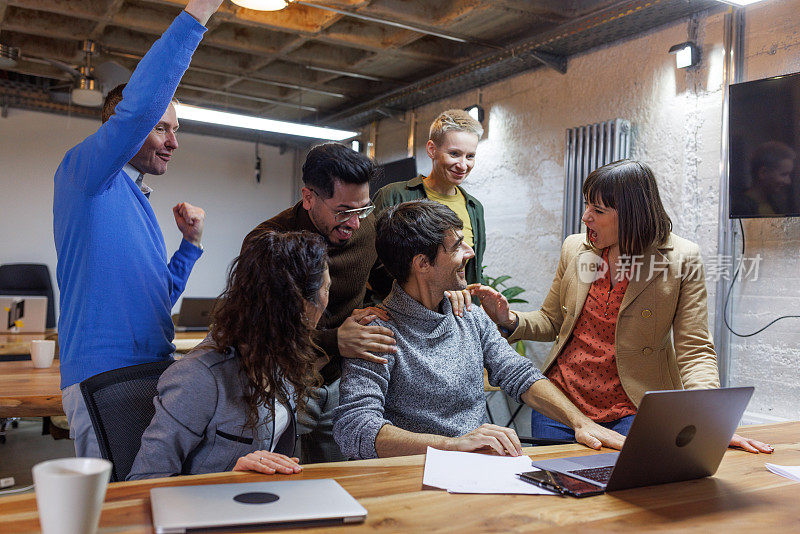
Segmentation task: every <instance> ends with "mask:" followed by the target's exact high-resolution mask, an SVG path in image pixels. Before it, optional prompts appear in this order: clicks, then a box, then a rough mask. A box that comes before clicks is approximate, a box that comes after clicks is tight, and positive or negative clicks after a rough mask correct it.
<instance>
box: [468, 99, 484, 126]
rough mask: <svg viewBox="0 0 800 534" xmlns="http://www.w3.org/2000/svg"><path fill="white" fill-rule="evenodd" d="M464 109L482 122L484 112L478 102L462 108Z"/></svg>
mask: <svg viewBox="0 0 800 534" xmlns="http://www.w3.org/2000/svg"><path fill="white" fill-rule="evenodd" d="M464 111H466V112H467V113H469V116H470V117H472V118H473V119H475V120H476V121H478V122H480V123H481V124H483V118H484V116H485V113H484V111H483V106H481V105H480V104H475V105H474V106H469V107H466V108H464Z"/></svg>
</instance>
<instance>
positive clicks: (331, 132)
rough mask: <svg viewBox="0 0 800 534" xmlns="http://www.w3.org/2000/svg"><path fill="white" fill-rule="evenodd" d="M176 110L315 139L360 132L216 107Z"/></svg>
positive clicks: (181, 115)
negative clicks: (228, 110) (245, 113)
mask: <svg viewBox="0 0 800 534" xmlns="http://www.w3.org/2000/svg"><path fill="white" fill-rule="evenodd" d="M175 111H176V112H177V114H178V118H179V119H185V120H190V121H198V122H206V123H209V124H219V125H222V126H233V127H234V128H247V129H249V130H260V131H263V132H275V133H282V134H287V135H298V136H301V137H312V138H314V139H325V140H330V141H343V140H345V139H350V138H351V137H355V136H356V135H358V132H350V131H347V130H336V129H334V128H323V127H321V126H311V125H308V124H300V123H297V122H286V121H276V120H273V119H263V118H261V117H253V116H251V115H241V114H239V113H229V112H227V111H217V110H214V109H207V108H201V107H197V106H190V105H188V104H176V105H175Z"/></svg>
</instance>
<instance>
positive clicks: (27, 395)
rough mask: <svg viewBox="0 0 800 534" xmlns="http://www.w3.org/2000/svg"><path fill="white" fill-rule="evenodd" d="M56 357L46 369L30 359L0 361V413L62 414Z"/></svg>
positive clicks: (7, 415) (37, 415)
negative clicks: (38, 366)
mask: <svg viewBox="0 0 800 534" xmlns="http://www.w3.org/2000/svg"><path fill="white" fill-rule="evenodd" d="M58 363H59V362H58V360H53V365H51V366H50V367H48V368H46V369H36V368H35V367H33V362H31V361H30V360H23V361H19V362H0V417H50V416H54V415H64V409H63V408H62V407H61V388H60V387H59V386H60V385H61V374H60V372H59V366H58Z"/></svg>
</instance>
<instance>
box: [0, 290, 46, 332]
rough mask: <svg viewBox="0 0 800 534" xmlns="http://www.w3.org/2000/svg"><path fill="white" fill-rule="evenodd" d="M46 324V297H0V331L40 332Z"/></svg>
mask: <svg viewBox="0 0 800 534" xmlns="http://www.w3.org/2000/svg"><path fill="white" fill-rule="evenodd" d="M46 324H47V297H29V296H24V295H20V296H3V297H0V333H3V334H25V333H40V332H44V331H45V325H46Z"/></svg>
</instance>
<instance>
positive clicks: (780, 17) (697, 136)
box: [376, 0, 800, 420]
mask: <svg viewBox="0 0 800 534" xmlns="http://www.w3.org/2000/svg"><path fill="white" fill-rule="evenodd" d="M747 28H748V33H747V57H746V58H745V61H746V70H745V72H746V75H747V78H748V79H756V78H760V77H764V76H771V75H777V74H781V73H788V72H794V71H797V70H800V54H798V52H799V51H800V0H794V1H784V2H780V1H776V0H773V1H771V2H764V3H763V4H757V5H756V6H754V7H752V8H749V9H748V11H747ZM722 34H723V15H722V14H716V15H711V16H708V17H700V19H699V39H698V41H699V43H700V44H701V46H702V53H703V61H702V64H701V66H700V67H699V68H697V69H696V70H695V71H693V72H686V71H685V70H677V69H675V63H674V58H673V56H671V55H669V54H668V53H667V50H668V49H669V47H670V46H671V45H673V44H676V43H679V42H682V41H685V40H686V38H687V22H686V21H684V22H681V23H677V24H673V25H670V26H667V27H663V28H659V29H657V30H655V31H652V32H649V33H648V34H645V35H640V36H638V37H636V38H634V39H630V40H628V41H625V42H622V43H617V44H613V45H609V46H607V47H604V48H601V49H596V50H593V51H591V52H589V53H586V54H583V55H581V56H577V57H573V58H570V61H569V67H568V72H567V74H566V75H561V74H559V73H557V72H554V71H552V70H546V69H540V70H537V71H533V72H530V73H527V74H523V75H520V76H517V77H514V78H511V79H508V80H504V81H502V82H499V83H496V84H493V85H490V86H487V87H485V88H483V106H484V108H485V109H486V112H487V117H488V118H487V120H486V122H485V124H484V126H485V127H486V134H485V135H484V138H483V140H482V141H481V142H480V145H479V148H478V155H477V165H476V167H475V169H474V170H473V172H472V174H471V175H470V177H469V178H468V181H467V184H466V187H467V189H468V190H469V191H470V192H471V193H472V194H474V195H475V196H476V197H478V198H479V199H480V200H481V201H482V202H483V204H484V207H485V209H486V220H487V228H488V231H487V239H488V247H487V253H486V258H485V264H486V265H487V266H488V269H487V271H488V273H490V274H494V275H497V274H510V275H512V276H513V280H514V281H515V282H516V283H518V284H519V285H521V286H523V287H525V288H527V289H528V291H527V292H526V293H525V295H524V296H525V297H526V298H527V299H528V300H529V301H530V302H531V304H530V305H523V306H520V308H521V309H535V308H537V307H538V306H539V304H540V303H541V301H542V299H543V298H544V296H545V294H546V292H547V290H548V289H549V286H550V283H551V281H552V277H553V273H554V269H555V266H556V263H557V261H558V254H559V250H560V245H561V237H560V235H561V209H562V202H563V201H562V195H563V179H564V178H563V177H564V171H563V159H564V131H565V129H566V128H569V127H573V126H578V125H582V124H589V123H594V122H598V121H602V120H607V119H612V118H616V117H620V118H626V119H629V120H631V121H632V123H633V125H634V135H635V141H634V157H635V158H638V159H641V160H643V161H646V162H647V163H649V164H650V165H651V166H652V167H653V169H654V170H655V172H656V176H657V178H658V180H659V186H660V189H661V194H662V199H663V201H664V203H665V206H666V208H667V211H668V213H669V214H670V216H671V217H672V218H673V222H674V225H675V232H676V233H677V234H679V235H681V236H683V237H685V238H688V239H691V240H693V241H696V242H697V243H699V244H700V247H701V249H702V251H703V255H704V257H706V258H710V257H711V256H715V255H716V254H717V252H716V250H717V233H718V228H719V221H718V215H717V214H718V200H719V168H720V164H719V158H720V139H721V131H722V124H721V119H722V99H723V93H722V87H721V85H722V62H723V54H722ZM476 100H477V91H469V92H467V93H464V94H462V95H458V96H455V97H452V98H449V99H447V100H444V101H440V102H436V103H434V104H431V105H427V106H424V107H422V108H420V109H418V110H416V112H417V120H418V128H417V140H418V142H417V147H416V148H417V150H416V156H417V159H418V164H419V166H420V171H421V172H423V173H427V172H428V171H429V170H430V162H429V160H428V158H427V156H426V155H425V152H424V141H425V140H426V139H427V128H428V125H429V124H430V122H431V120H432V119H433V118H434V117H435V116H436V115H437V114H438V113H439V112H440V111H442V110H444V109H447V108H451V107H465V106H467V105H470V104H474V103H475V102H476ZM407 136H408V130H407V127H406V124H404V123H402V122H401V121H398V120H394V119H387V120H384V121H382V122H381V123H379V126H378V136H377V143H376V145H377V146H376V149H377V151H376V155H377V158H378V159H379V160H381V161H391V160H393V159H398V158H402V157H405V155H406V141H407ZM745 230H746V235H747V240H748V250H747V255H748V256H754V255H755V254H758V253H761V255H762V256H763V257H764V260H763V261H762V263H761V265H760V276H761V278H760V279H759V280H757V281H755V282H752V281H748V282H746V283H745V284H744V285H741V286H739V285H738V283H737V288H735V290H734V296H733V299H732V310H733V322H734V323H735V325H737V327H740V328H741V329H743V330H751V329H752V327H755V326H757V325H763V324H765V323H766V322H767V321H768V320H769V319H770V318H772V317H774V316H776V314H779V313H781V314H782V313H790V312H791V311H794V313H796V314H800V280H798V278H800V269H799V268H798V267H799V266H800V220H797V219H791V220H787V219H776V220H769V221H746V222H745ZM708 290H709V313H710V321H712V323H713V321H714V316H715V310H714V302H713V298H714V292H715V286H714V283H713V282H710V283H709V285H708ZM792 321H793V322H792ZM712 330H713V326H712ZM798 332H800V321H797V320H791V321H789V320H787V321H784V322H783V324H781V323H779V324H778V325H776V326H775V327H772V328H770V329H768V330H767V331H766V332H764V333H763V334H760V335H759V336H756V337H754V338H748V339H747V340H740V339H738V338H736V337H734V338H733V339H732V342H731V353H732V357H733V365H732V382H733V383H734V384H754V385H755V386H756V391H757V393H756V396H755V398H754V401H753V402H752V403H751V406H750V408H749V410H750V412H752V417H751V419H752V420H759V417H760V415H759V414H766V415H769V416H777V417H786V418H794V419H796V418H797V417H798V411H799V410H798V408H800V394H798V393H800V391H798V388H800V386H797V383H798V382H800V380H798V378H800V376H798V375H800V372H798V370H797V362H798V361H800V334H798ZM530 346H531V349H532V352H533V355H534V357H535V358H536V359H541V358H542V357H543V356H544V355H545V354H546V353H547V351H548V350H549V344H545V343H531V344H530ZM793 363H794V365H792V364H793Z"/></svg>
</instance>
